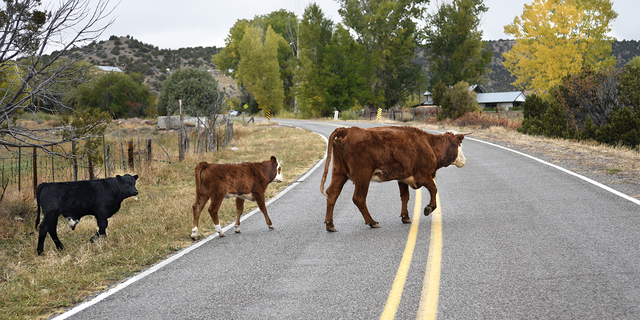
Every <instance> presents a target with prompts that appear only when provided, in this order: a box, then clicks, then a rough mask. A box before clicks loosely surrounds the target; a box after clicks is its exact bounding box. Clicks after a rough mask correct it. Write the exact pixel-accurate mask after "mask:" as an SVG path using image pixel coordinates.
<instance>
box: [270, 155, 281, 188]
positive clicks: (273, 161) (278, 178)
mask: <svg viewBox="0 0 640 320" xmlns="http://www.w3.org/2000/svg"><path fill="white" fill-rule="evenodd" d="M271 164H272V165H273V167H274V168H275V170H276V176H275V178H273V181H274V182H282V181H283V180H284V179H283V178H282V167H280V161H278V159H276V157H274V156H271Z"/></svg>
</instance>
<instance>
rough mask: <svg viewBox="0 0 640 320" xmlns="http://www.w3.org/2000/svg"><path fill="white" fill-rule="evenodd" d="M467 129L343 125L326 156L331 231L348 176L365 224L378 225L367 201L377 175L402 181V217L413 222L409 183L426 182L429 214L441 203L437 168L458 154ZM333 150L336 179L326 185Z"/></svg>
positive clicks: (406, 221) (325, 193) (415, 187)
mask: <svg viewBox="0 0 640 320" xmlns="http://www.w3.org/2000/svg"><path fill="white" fill-rule="evenodd" d="M463 139H464V134H453V133H450V132H447V133H445V134H440V135H436V134H431V133H427V132H425V131H423V130H420V129H418V128H413V127H376V128H370V129H362V128H358V127H351V128H338V129H336V130H334V131H333V133H332V134H331V136H330V137H329V143H328V146H327V160H326V162H325V166H324V173H323V175H322V181H321V182H320V191H321V192H322V193H323V194H324V195H325V196H326V197H327V213H326V217H325V224H326V228H327V231H336V229H335V227H334V225H333V209H334V206H335V203H336V200H337V199H338V196H339V195H340V192H341V191H342V187H343V186H344V184H345V183H346V182H347V180H349V179H350V180H352V181H353V182H354V184H355V190H354V194H353V202H354V204H355V205H356V206H357V207H358V209H359V210H360V212H361V213H362V216H363V217H364V220H365V223H366V224H368V225H369V226H371V227H372V228H378V227H379V225H378V223H377V222H376V221H375V220H373V218H371V215H370V214H369V210H368V208H367V204H366V197H367V193H368V191H369V183H370V181H371V179H372V178H373V177H374V175H375V176H376V177H377V179H378V180H380V181H391V180H398V186H399V188H400V198H401V200H402V209H401V213H400V216H401V218H402V221H403V222H405V223H410V222H411V219H410V218H409V212H408V210H407V202H408V201H409V186H411V187H412V188H414V189H418V188H420V187H423V186H424V187H426V188H427V189H428V190H429V194H430V195H431V201H430V202H429V205H427V207H425V210H424V211H425V215H428V214H429V213H431V212H432V211H433V210H435V208H436V200H435V196H436V192H437V188H436V184H435V181H434V179H435V176H436V171H437V170H438V169H440V168H442V167H446V166H449V165H450V164H451V163H452V162H454V161H455V159H456V157H457V156H458V147H459V146H460V145H461V143H462V140H463ZM332 155H333V169H332V173H331V184H330V185H329V187H328V188H327V190H326V192H325V190H324V183H325V181H326V179H327V172H328V170H329V163H330V162H331V157H332Z"/></svg>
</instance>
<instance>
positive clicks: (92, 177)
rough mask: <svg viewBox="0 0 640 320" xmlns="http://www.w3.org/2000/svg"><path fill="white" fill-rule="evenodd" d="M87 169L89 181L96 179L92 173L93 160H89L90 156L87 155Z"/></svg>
mask: <svg viewBox="0 0 640 320" xmlns="http://www.w3.org/2000/svg"><path fill="white" fill-rule="evenodd" d="M87 162H88V167H89V168H88V169H89V180H93V179H95V178H96V175H95V173H94V172H93V160H92V159H91V155H90V154H88V155H87Z"/></svg>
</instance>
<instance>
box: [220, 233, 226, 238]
mask: <svg viewBox="0 0 640 320" xmlns="http://www.w3.org/2000/svg"><path fill="white" fill-rule="evenodd" d="M218 235H219V236H220V238H224V237H226V236H227V235H226V234H224V233H218Z"/></svg>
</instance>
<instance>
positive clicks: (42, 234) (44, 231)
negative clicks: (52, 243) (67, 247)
mask: <svg viewBox="0 0 640 320" xmlns="http://www.w3.org/2000/svg"><path fill="white" fill-rule="evenodd" d="M45 222H46V219H44V220H43V221H42V223H40V229H39V233H38V248H37V249H36V250H37V252H38V255H41V254H42V252H43V251H44V239H45V238H46V237H47V232H49V230H47V227H46V224H45Z"/></svg>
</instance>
